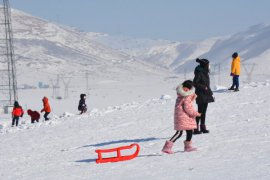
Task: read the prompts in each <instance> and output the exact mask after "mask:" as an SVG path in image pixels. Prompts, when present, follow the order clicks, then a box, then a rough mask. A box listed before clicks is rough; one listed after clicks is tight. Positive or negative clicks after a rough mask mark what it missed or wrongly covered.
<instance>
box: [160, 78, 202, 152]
mask: <svg viewBox="0 0 270 180" xmlns="http://www.w3.org/2000/svg"><path fill="white" fill-rule="evenodd" d="M176 91H177V99H176V103H175V111H174V129H175V130H176V133H175V134H174V136H173V137H172V138H171V139H170V140H169V141H166V142H165V145H164V147H163V149H162V152H164V153H168V154H172V153H173V151H172V147H173V143H174V142H175V141H176V140H177V139H178V138H180V137H181V136H182V134H183V130H185V131H186V133H187V137H186V141H184V151H186V152H190V151H195V150H197V149H196V148H193V147H192V146H191V139H192V134H193V129H196V127H197V125H196V121H195V118H196V117H197V116H201V114H200V113H198V112H197V111H196V110H195V109H194V108H193V101H194V100H195V99H196V97H197V96H196V94H195V90H194V87H193V82H192V81H190V80H187V81H184V82H183V84H181V85H179V86H178V87H177V88H176Z"/></svg>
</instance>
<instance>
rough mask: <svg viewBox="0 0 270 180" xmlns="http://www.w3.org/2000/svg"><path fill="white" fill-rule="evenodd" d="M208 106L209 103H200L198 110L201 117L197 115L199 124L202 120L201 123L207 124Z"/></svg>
mask: <svg viewBox="0 0 270 180" xmlns="http://www.w3.org/2000/svg"><path fill="white" fill-rule="evenodd" d="M207 107H208V103H204V104H198V112H199V113H201V117H196V122H197V125H199V123H200V121H201V125H205V117H206V111H207Z"/></svg>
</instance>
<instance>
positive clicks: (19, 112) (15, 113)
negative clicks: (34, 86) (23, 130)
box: [12, 94, 87, 127]
mask: <svg viewBox="0 0 270 180" xmlns="http://www.w3.org/2000/svg"><path fill="white" fill-rule="evenodd" d="M85 100H86V94H81V95H80V101H79V106H78V110H79V111H80V114H83V113H86V111H87V105H86V103H85ZM42 101H43V109H42V110H41V111H40V112H41V113H43V112H44V119H45V121H48V120H49V118H48V115H49V114H50V112H51V106H50V104H49V99H48V98H47V97H44V98H43V99H42ZM27 114H28V115H29V116H30V117H31V123H35V122H39V119H40V113H39V112H38V111H32V110H31V109H28V110H27ZM23 115H24V111H23V108H22V107H21V106H20V105H19V102H18V101H15V102H14V107H13V110H12V127H13V126H14V125H16V126H18V124H19V119H20V117H23Z"/></svg>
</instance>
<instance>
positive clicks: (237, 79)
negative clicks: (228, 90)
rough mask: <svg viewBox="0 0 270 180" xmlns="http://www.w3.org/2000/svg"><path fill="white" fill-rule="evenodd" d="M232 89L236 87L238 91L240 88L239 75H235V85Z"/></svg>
mask: <svg viewBox="0 0 270 180" xmlns="http://www.w3.org/2000/svg"><path fill="white" fill-rule="evenodd" d="M232 87H233V88H234V87H236V89H238V88H239V75H234V76H233V85H232Z"/></svg>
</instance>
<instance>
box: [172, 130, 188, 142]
mask: <svg viewBox="0 0 270 180" xmlns="http://www.w3.org/2000/svg"><path fill="white" fill-rule="evenodd" d="M186 132H187V138H186V141H191V139H192V134H193V130H186ZM182 134H183V131H176V133H175V134H174V135H173V137H172V138H171V139H170V141H171V142H175V141H176V140H177V139H179V138H180V137H181V136H182Z"/></svg>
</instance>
